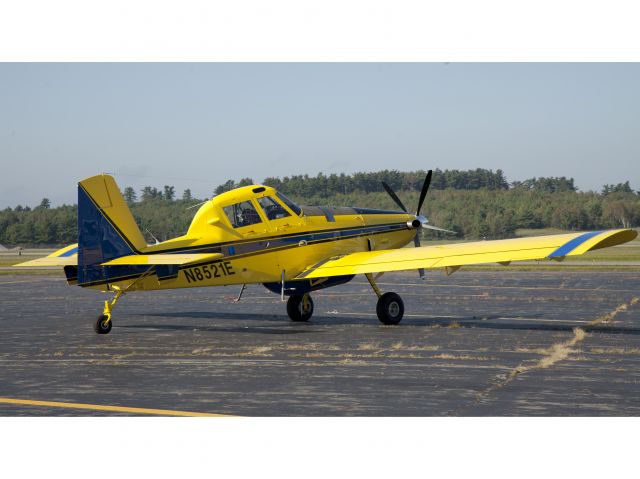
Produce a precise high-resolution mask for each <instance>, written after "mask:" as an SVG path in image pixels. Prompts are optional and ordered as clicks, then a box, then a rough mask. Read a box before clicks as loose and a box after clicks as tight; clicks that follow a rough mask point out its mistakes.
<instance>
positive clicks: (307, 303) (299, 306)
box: [287, 294, 313, 322]
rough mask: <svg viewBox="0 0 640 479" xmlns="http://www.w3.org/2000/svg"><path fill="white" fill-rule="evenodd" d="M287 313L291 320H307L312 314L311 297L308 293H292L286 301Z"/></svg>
mask: <svg viewBox="0 0 640 479" xmlns="http://www.w3.org/2000/svg"><path fill="white" fill-rule="evenodd" d="M287 314H288V315H289V318H291V321H296V322H300V321H309V318H311V315H312V314H313V299H311V296H310V295H308V294H302V295H301V294H294V295H292V296H289V300H288V301H287Z"/></svg>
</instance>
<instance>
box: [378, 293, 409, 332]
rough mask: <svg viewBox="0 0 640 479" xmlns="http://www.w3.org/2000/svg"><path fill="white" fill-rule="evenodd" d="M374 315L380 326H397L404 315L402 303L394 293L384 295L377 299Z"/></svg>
mask: <svg viewBox="0 0 640 479" xmlns="http://www.w3.org/2000/svg"><path fill="white" fill-rule="evenodd" d="M376 313H377V314H378V319H379V320H380V322H381V323H382V324H398V323H399V322H400V321H402V316H403V315H404V303H403V302H402V298H401V297H400V296H399V295H397V294H396V293H384V294H383V295H382V296H380V298H379V299H378V304H377V305H376Z"/></svg>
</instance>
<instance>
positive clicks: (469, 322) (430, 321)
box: [119, 311, 640, 335]
mask: <svg viewBox="0 0 640 479" xmlns="http://www.w3.org/2000/svg"><path fill="white" fill-rule="evenodd" d="M134 315H135V316H147V317H149V316H151V317H165V318H175V319H178V318H180V319H184V318H191V319H211V320H214V319H217V320H220V319H223V320H240V321H259V322H261V323H263V324H264V323H277V324H279V325H281V326H283V327H285V328H287V329H284V328H282V327H280V328H271V327H261V326H255V327H254V326H251V327H248V326H247V327H230V328H225V327H213V326H205V327H202V326H195V325H183V324H181V325H166V324H153V325H152V324H147V325H121V326H119V327H123V328H139V329H149V328H153V329H164V330H175V331H193V330H197V331H208V332H238V333H258V334H311V333H322V332H323V331H322V330H320V329H311V328H313V327H314V326H332V325H335V326H341V325H357V324H362V325H369V326H371V325H374V326H380V327H383V328H390V329H396V328H412V327H429V328H436V327H441V328H450V329H458V328H466V329H476V328H477V329H492V330H514V331H565V332H571V331H573V330H574V329H575V328H577V327H580V328H581V329H583V330H584V331H585V332H587V333H604V334H628V335H640V328H634V327H627V326H622V325H598V326H586V325H583V324H582V323H572V322H571V321H567V322H564V323H563V322H558V323H555V324H550V323H546V322H536V321H535V319H533V318H532V319H531V320H530V321H523V320H515V319H499V318H500V316H496V315H494V316H483V317H475V316H469V317H462V316H461V317H458V318H448V317H447V318H411V317H407V318H404V320H403V321H402V323H401V324H399V325H397V326H382V325H381V324H380V323H379V322H378V319H377V318H375V317H371V316H366V317H357V316H349V317H341V316H339V315H335V316H314V317H313V318H312V319H311V320H310V321H309V322H305V323H294V322H291V321H289V319H288V318H287V317H286V316H284V315H276V314H260V313H229V312H211V311H185V312H165V313H153V314H149V313H145V314H143V313H139V314H134ZM539 316H540V315H539V314H537V315H536V317H539ZM528 317H531V316H528ZM541 319H542V318H541Z"/></svg>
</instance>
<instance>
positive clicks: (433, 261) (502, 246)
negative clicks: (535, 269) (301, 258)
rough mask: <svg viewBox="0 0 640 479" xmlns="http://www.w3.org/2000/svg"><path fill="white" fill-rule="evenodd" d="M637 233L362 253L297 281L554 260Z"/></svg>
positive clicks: (333, 260)
mask: <svg viewBox="0 0 640 479" xmlns="http://www.w3.org/2000/svg"><path fill="white" fill-rule="evenodd" d="M637 235H638V233H637V232H636V231H634V230H631V229H622V230H609V231H591V232H587V233H571V234H562V235H551V236H537V237H530V238H516V239H508V240H496V241H476V242H473V243H457V244H446V245H438V246H424V247H420V248H400V249H394V250H380V251H363V252H360V253H351V254H348V255H345V256H340V257H333V258H328V259H326V260H323V261H321V262H320V263H317V264H315V265H313V266H311V267H309V268H308V269H307V270H305V271H303V272H302V273H300V274H299V275H298V276H296V278H295V279H311V278H326V277H330V276H342V275H351V274H360V273H382V272H387V271H403V270H410V269H418V268H442V267H445V268H450V271H455V270H456V269H457V268H459V267H460V266H464V265H470V264H482V263H502V264H508V263H510V262H511V261H523V260H535V259H555V260H562V259H564V257H565V256H575V255H580V254H583V253H586V252H587V251H591V250H594V249H599V248H607V247H610V246H615V245H618V244H622V243H626V242H627V241H631V240H632V239H634V238H635V237H636V236H637Z"/></svg>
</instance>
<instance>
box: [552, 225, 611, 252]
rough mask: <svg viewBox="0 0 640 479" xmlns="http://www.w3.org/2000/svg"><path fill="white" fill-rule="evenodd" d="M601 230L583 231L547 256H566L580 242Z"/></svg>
mask: <svg viewBox="0 0 640 479" xmlns="http://www.w3.org/2000/svg"><path fill="white" fill-rule="evenodd" d="M600 233H602V231H590V232H589V233H585V234H583V235H580V236H578V237H577V238H573V239H572V240H571V241H567V242H566V243H565V244H563V245H562V246H560V247H559V248H558V249H557V250H555V251H554V252H553V253H551V254H550V255H549V256H548V257H549V258H560V257H562V256H567V255H568V254H569V253H571V252H572V251H573V250H574V249H576V248H577V247H578V246H580V245H581V244H582V243H584V242H585V241H587V240H588V239H590V238H593V237H594V236H596V235H599V234H600Z"/></svg>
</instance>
